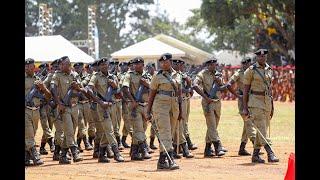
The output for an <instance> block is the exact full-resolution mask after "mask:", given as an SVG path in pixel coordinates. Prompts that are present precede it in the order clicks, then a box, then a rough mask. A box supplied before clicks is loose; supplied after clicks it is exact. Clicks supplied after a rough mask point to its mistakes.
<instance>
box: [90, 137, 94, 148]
mask: <svg viewBox="0 0 320 180" xmlns="http://www.w3.org/2000/svg"><path fill="white" fill-rule="evenodd" d="M94 138H95V136H89V144H90V145H91V146H92V147H93V140H94Z"/></svg>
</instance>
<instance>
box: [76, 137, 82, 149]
mask: <svg viewBox="0 0 320 180" xmlns="http://www.w3.org/2000/svg"><path fill="white" fill-rule="evenodd" d="M81 140H82V139H81V138H78V139H77V144H78V150H79V151H80V152H81V153H82V152H83V149H82V148H81Z"/></svg>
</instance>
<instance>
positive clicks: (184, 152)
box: [180, 142, 193, 158]
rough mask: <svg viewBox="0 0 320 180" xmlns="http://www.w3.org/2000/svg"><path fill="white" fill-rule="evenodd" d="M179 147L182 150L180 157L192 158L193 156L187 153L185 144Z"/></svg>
mask: <svg viewBox="0 0 320 180" xmlns="http://www.w3.org/2000/svg"><path fill="white" fill-rule="evenodd" d="M180 146H181V148H182V156H183V157H186V158H193V155H192V154H191V152H189V149H188V145H187V143H186V142H185V143H183V144H180Z"/></svg>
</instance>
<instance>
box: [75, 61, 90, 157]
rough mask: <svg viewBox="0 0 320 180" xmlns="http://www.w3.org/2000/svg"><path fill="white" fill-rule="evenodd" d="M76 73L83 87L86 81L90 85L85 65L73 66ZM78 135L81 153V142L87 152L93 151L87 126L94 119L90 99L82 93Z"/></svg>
mask: <svg viewBox="0 0 320 180" xmlns="http://www.w3.org/2000/svg"><path fill="white" fill-rule="evenodd" d="M73 68H74V71H75V72H76V73H77V74H78V76H79V78H80V81H81V85H82V86H84V84H83V83H82V82H83V81H85V82H86V83H89V81H90V79H86V78H87V77H86V75H85V74H84V73H83V63H81V62H78V63H75V64H74V65H73ZM78 109H79V114H78V133H77V144H78V148H79V151H80V152H83V149H82V148H81V141H83V143H84V146H85V150H92V149H93V147H92V146H91V145H90V144H89V141H88V137H87V124H90V123H93V122H92V118H91V116H90V113H89V112H90V105H89V99H88V98H86V97H85V96H84V95H83V94H82V93H79V94H78Z"/></svg>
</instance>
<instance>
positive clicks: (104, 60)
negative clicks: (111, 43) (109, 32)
mask: <svg viewBox="0 0 320 180" xmlns="http://www.w3.org/2000/svg"><path fill="white" fill-rule="evenodd" d="M105 62H107V63H108V62H109V59H108V58H106V57H103V58H101V59H100V60H99V61H98V62H97V64H98V66H99V65H100V64H101V63H105Z"/></svg>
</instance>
